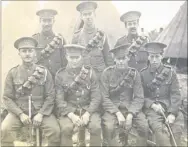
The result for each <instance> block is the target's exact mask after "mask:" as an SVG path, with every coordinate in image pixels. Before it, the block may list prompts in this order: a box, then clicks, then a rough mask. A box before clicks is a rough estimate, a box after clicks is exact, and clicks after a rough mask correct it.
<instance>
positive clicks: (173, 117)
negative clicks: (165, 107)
mask: <svg viewBox="0 0 188 147" xmlns="http://www.w3.org/2000/svg"><path fill="white" fill-rule="evenodd" d="M175 119H176V117H175V116H174V115H173V114H169V115H168V117H167V118H166V123H169V124H173V123H174V121H175Z"/></svg>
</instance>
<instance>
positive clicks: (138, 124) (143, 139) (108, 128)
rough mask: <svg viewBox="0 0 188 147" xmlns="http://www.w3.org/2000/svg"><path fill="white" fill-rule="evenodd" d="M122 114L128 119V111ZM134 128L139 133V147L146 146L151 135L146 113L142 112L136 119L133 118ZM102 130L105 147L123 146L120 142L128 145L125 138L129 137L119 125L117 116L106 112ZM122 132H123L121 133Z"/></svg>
mask: <svg viewBox="0 0 188 147" xmlns="http://www.w3.org/2000/svg"><path fill="white" fill-rule="evenodd" d="M121 112H122V114H123V115H124V116H125V118H126V112H127V111H126V110H121ZM132 123H133V127H134V128H135V129H136V130H137V132H138V135H139V136H138V137H137V143H136V144H137V145H139V146H146V144H147V138H148V133H149V126H148V121H147V119H146V117H145V115H144V113H142V112H140V113H139V114H138V115H137V116H136V117H135V118H133V122H132ZM102 128H103V145H104V146H122V144H120V142H118V140H120V141H121V142H122V143H123V146H124V145H125V144H126V140H125V136H127V135H126V134H125V133H124V132H123V129H121V128H120V127H119V125H118V120H117V117H116V115H115V114H111V113H109V112H105V113H104V115H103V116H102ZM119 130H121V131H119Z"/></svg>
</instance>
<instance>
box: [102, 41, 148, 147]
mask: <svg viewBox="0 0 188 147" xmlns="http://www.w3.org/2000/svg"><path fill="white" fill-rule="evenodd" d="M129 46H130V44H125V45H122V46H118V47H116V48H114V49H112V50H110V52H112V53H113V56H114V61H115V65H114V66H110V67H109V68H106V69H105V70H104V72H103V74H102V77H101V93H102V99H103V108H104V111H105V113H104V115H103V116H102V125H103V129H104V130H103V138H104V142H103V144H104V145H105V146H106V145H107V146H118V145H120V144H119V143H118V138H117V136H118V133H116V128H122V129H121V130H122V132H120V140H121V142H123V146H125V145H126V143H125V140H124V138H125V132H127V133H129V131H130V129H131V127H132V126H136V130H137V131H138V134H139V137H138V138H137V145H139V146H146V141H147V137H148V136H147V135H148V122H147V120H146V118H145V115H144V113H142V107H143V104H144V96H143V89H142V84H141V79H140V74H139V73H138V71H137V70H136V69H134V68H130V67H129V66H128V61H129V59H130V58H129V51H128V48H129ZM123 128H124V129H125V130H124V129H123Z"/></svg>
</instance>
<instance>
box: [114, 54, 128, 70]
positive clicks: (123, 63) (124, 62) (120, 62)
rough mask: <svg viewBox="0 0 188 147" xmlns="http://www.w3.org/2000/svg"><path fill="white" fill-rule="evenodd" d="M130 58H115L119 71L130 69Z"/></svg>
mask: <svg viewBox="0 0 188 147" xmlns="http://www.w3.org/2000/svg"><path fill="white" fill-rule="evenodd" d="M129 59H130V58H129V57H128V56H124V57H116V56H115V57H114V61H115V63H116V67H117V68H118V69H125V68H127V67H128V61H129Z"/></svg>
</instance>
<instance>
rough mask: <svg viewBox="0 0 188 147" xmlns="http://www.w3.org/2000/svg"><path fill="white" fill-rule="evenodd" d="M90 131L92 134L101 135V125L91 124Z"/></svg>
mask: <svg viewBox="0 0 188 147" xmlns="http://www.w3.org/2000/svg"><path fill="white" fill-rule="evenodd" d="M89 130H90V133H91V134H97V135H98V134H99V135H100V133H101V125H100V124H99V123H90V124H89Z"/></svg>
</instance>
